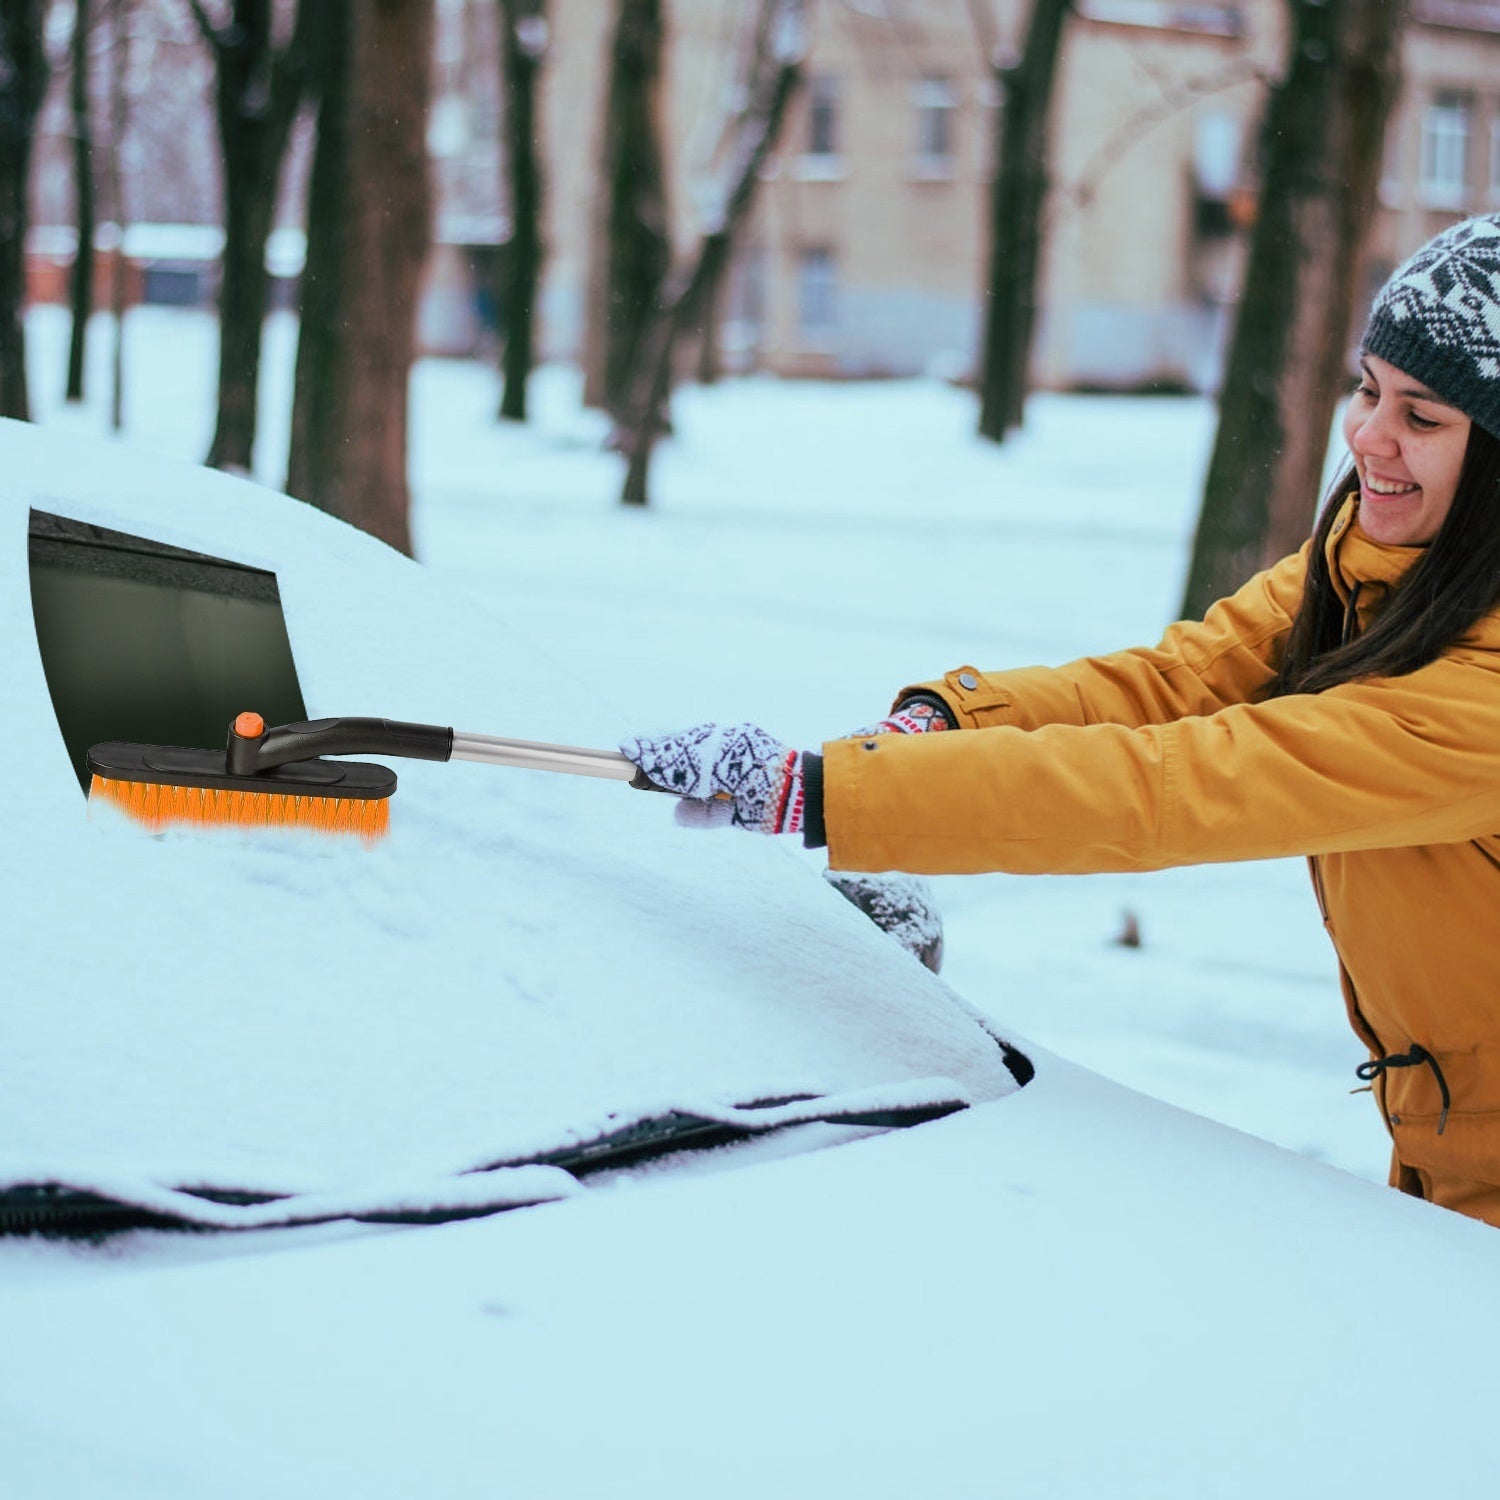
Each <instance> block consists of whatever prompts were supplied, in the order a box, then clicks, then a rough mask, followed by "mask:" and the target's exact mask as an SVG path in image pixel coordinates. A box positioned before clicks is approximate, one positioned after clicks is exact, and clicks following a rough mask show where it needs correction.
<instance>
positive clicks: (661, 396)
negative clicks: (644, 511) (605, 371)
mask: <svg viewBox="0 0 1500 1500" xmlns="http://www.w3.org/2000/svg"><path fill="white" fill-rule="evenodd" d="M765 4H766V8H767V15H768V16H771V17H773V18H774V19H776V20H777V21H779V22H780V23H781V24H780V27H779V28H778V30H779V32H780V34H779V37H778V43H777V46H776V47H774V48H773V49H771V51H770V52H769V54H768V57H767V63H766V66H765V68H764V69H763V70H762V76H761V77H760V78H759V79H758V80H756V82H755V86H754V87H753V88H752V89H751V91H750V94H749V99H750V102H749V104H748V105H747V107H746V110H745V114H744V116H743V117H742V118H741V120H740V122H739V129H738V133H737V137H736V140H735V143H734V148H733V151H732V154H731V157H730V175H729V178H728V191H727V193H726V194H725V197H724V202H723V206H722V209H721V211H720V213H719V214H718V216H717V218H716V220H715V221H713V222H712V223H711V224H710V226H709V228H708V230H707V232H706V233H705V234H704V236H703V238H702V240H701V241H700V243H699V246H698V252H697V255H696V257H695V259H694V261H693V263H692V264H691V265H690V266H689V267H687V268H685V269H684V270H683V271H681V272H680V273H678V274H677V275H676V276H675V277H674V278H673V281H672V284H671V285H670V286H669V288H668V293H667V296H666V298H665V304H666V308H665V311H664V312H663V313H661V314H660V315H659V316H658V317H657V319H656V320H655V326H654V327H653V328H652V329H651V330H650V333H649V337H648V339H647V340H646V342H645V344H644V346H643V347H644V350H645V354H646V357H645V359H644V361H643V363H642V366H641V368H640V369H639V370H638V371H637V374H636V379H635V385H634V390H633V393H632V396H631V401H630V411H631V416H630V421H629V424H628V426H627V427H626V428H625V429H623V430H622V432H621V434H620V436H621V440H622V441H621V447H622V448H623V450H624V452H625V454H626V456H627V459H628V465H627V468H626V473H625V488H624V491H623V493H622V494H621V496H620V499H621V502H622V503H623V504H625V505H645V504H647V503H648V501H649V499H650V492H649V477H650V467H651V453H652V450H653V448H654V447H655V445H656V438H657V434H658V432H659V430H660V424H659V421H658V415H659V413H660V412H661V411H662V409H663V407H664V406H665V404H666V399H667V393H668V392H669V390H670V389H671V384H672V360H673V353H674V351H675V349H676V347H677V341H678V339H679V338H680V337H681V336H682V335H683V333H684V332H686V331H687V330H688V329H690V328H691V327H693V326H694V323H695V320H697V319H698V318H699V317H700V316H701V315H702V310H703V307H704V303H705V299H706V297H707V294H708V292H709V290H710V288H712V287H713V286H714V285H715V284H716V283H717V282H718V281H719V279H720V277H721V276H722V274H723V272H724V268H725V266H726V265H727V264H728V260H729V252H730V248H731V246H732V245H733V243H734V232H735V230H736V229H737V228H738V226H739V225H740V224H741V223H742V222H743V220H744V219H745V216H746V215H747V214H748V213H749V212H750V207H751V205H752V203H753V202H754V200H755V189H756V186H757V184H758V183H759V181H760V172H761V168H762V167H763V166H764V164H765V161H766V158H767V157H768V156H769V155H770V154H771V151H772V150H773V149H774V148H775V145H776V141H777V139H778V137H779V136H780V134H781V126H782V122H783V121H784V120H785V118H786V112H787V106H788V104H790V103H791V99H792V95H793V94H794V93H795V92H796V89H797V85H798V83H799V82H800V81H801V78H802V58H803V51H804V49H803V43H802V36H801V28H800V25H798V14H799V12H800V5H799V3H798V0H765Z"/></svg>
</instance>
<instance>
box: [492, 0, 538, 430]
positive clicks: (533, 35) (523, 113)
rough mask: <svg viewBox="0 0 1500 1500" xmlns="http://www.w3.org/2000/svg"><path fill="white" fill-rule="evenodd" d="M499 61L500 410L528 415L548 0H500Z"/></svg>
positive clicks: (514, 416)
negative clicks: (504, 207) (539, 92)
mask: <svg viewBox="0 0 1500 1500" xmlns="http://www.w3.org/2000/svg"><path fill="white" fill-rule="evenodd" d="M500 17H501V23H502V24H501V40H500V65H501V70H502V74H503V77H504V80H505V143H506V151H505V161H506V175H507V184H508V187H509V196H510V225H511V232H510V242H509V244H508V245H507V247H506V253H505V257H504V271H503V282H504V285H503V288H502V290H501V295H500V319H501V325H502V328H503V329H504V333H505V344H504V348H503V351H502V353H501V356H500V363H501V373H502V374H503V376H504V379H505V384H504V389H503V390H502V392H501V396H500V416H501V418H502V419H505V420H508V421H513V422H524V421H525V420H526V384H527V382H528V381H529V380H530V379H531V367H532V363H533V360H534V357H535V348H534V340H535V323H536V295H537V285H538V283H539V282H540V280H541V274H542V258H543V255H544V253H545V251H544V247H543V245H542V195H543V182H542V162H541V151H540V149H539V146H538V136H537V109H536V87H537V78H538V75H539V74H540V73H541V70H542V65H543V63H544V62H545V61H546V58H547V44H548V31H547V6H546V0H500Z"/></svg>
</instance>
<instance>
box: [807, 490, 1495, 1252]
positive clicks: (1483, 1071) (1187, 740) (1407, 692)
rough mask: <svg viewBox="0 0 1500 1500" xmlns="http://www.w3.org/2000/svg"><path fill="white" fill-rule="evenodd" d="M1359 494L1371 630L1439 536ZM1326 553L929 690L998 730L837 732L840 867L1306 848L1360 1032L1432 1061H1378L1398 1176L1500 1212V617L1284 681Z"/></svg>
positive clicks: (1021, 868) (1070, 863)
mask: <svg viewBox="0 0 1500 1500" xmlns="http://www.w3.org/2000/svg"><path fill="white" fill-rule="evenodd" d="M1356 511H1357V507H1356V502H1355V500H1354V497H1351V498H1350V500H1349V501H1348V502H1347V503H1346V505H1345V507H1344V510H1343V512H1342V513H1341V515H1340V517H1339V520H1338V522H1337V524H1336V526H1335V527H1334V530H1333V531H1332V533H1331V534H1330V537H1329V540H1328V544H1327V546H1328V553H1329V560H1330V563H1331V565H1332V573H1333V577H1334V580H1335V583H1336V586H1337V587H1338V589H1339V591H1340V593H1341V594H1342V595H1343V597H1344V599H1345V603H1346V604H1347V602H1348V600H1349V598H1350V597H1351V595H1352V594H1353V592H1354V585H1355V584H1356V583H1358V584H1360V585H1361V587H1360V588H1359V590H1358V594H1357V611H1356V612H1357V615H1358V622H1359V625H1360V627H1361V628H1364V627H1367V626H1368V624H1369V622H1370V620H1371V619H1372V618H1373V617H1374V616H1375V614H1376V613H1377V612H1378V611H1379V610H1380V609H1381V607H1382V606H1383V604H1384V602H1385V600H1386V598H1388V597H1389V592H1390V589H1391V586H1392V585H1393V584H1395V583H1396V582H1397V581H1398V580H1399V579H1400V577H1401V576H1402V574H1403V573H1404V572H1405V571H1406V569H1407V568H1408V567H1409V566H1410V565H1411V563H1412V561H1413V560H1414V559H1415V558H1416V557H1417V556H1418V555H1419V550H1418V549H1416V548H1409V547H1391V546H1385V545H1383V544H1380V543H1377V542H1374V541H1372V540H1371V539H1370V538H1368V537H1367V536H1365V534H1364V533H1363V532H1362V531H1361V530H1360V529H1359V527H1358V526H1357V524H1355V518H1356ZM1306 559H1307V548H1305V547H1304V549H1303V550H1302V552H1301V553H1299V554H1298V555H1296V556H1294V557H1289V558H1286V559H1285V560H1284V561H1282V562H1280V563H1278V564H1277V565H1276V566H1275V567H1273V568H1271V569H1269V570H1268V571H1266V572H1264V573H1261V574H1259V575H1258V576H1256V577H1255V578H1253V579H1251V580H1250V582H1249V583H1247V584H1246V585H1245V586H1244V587H1243V588H1242V589H1240V590H1239V592H1238V593H1236V594H1234V595H1233V596H1231V597H1230V598H1228V599H1224V600H1221V601H1220V602H1219V603H1217V604H1215V605H1214V606H1213V608H1212V609H1211V610H1209V612H1208V614H1207V616H1206V617H1205V618H1204V619H1203V620H1202V621H1193V622H1185V623H1182V624H1178V625H1174V626H1172V627H1171V629H1169V630H1168V631H1167V634H1166V636H1165V637H1164V638H1163V640H1162V642H1161V644H1160V645H1158V646H1157V647H1155V648H1154V649H1151V650H1135V651H1124V652H1119V653H1117V654H1114V655H1110V656H1103V657H1093V658H1088V659H1085V660H1082V661H1076V662H1073V663H1071V664H1069V665H1067V666H1063V667H1058V668H1036V667H1033V668H1025V669H1023V670H1020V671H1009V672H1001V673H985V672H979V671H976V670H975V669H974V668H972V667H963V668H959V669H957V670H955V671H953V672H950V673H949V674H948V675H947V677H946V678H944V679H943V680H942V681H941V682H933V683H924V684H921V685H920V688H921V690H923V691H927V692H933V693H937V694H938V695H940V696H941V697H942V698H943V699H944V701H945V702H947V704H948V705H949V707H950V708H951V709H952V711H953V713H954V714H955V716H956V717H957V719H958V721H959V723H960V725H961V726H962V727H963V728H964V729H972V730H980V731H982V733H977V734H933V735H911V736H904V735H881V736H878V737H874V738H870V739H853V740H837V741H834V742H832V743H830V744H827V745H825V746H824V747H823V754H824V768H823V778H824V785H823V794H824V817H825V822H826V825H827V833H828V845H829V860H830V863H831V864H832V865H833V867H834V868H836V869H846V870H890V869H900V870H907V871H910V872H913V873H919V874H939V873H959V872H968V871H978V870H1004V871H1010V872H1014V873H1020V874H1027V873H1052V874H1058V873H1086V872H1095V871H1117V870H1153V869H1161V868H1164V867H1167V866H1171V865H1187V864H1203V863H1208V862H1211V861H1217V860H1237V859H1267V858H1272V857H1276V856H1284V855H1293V854H1295V855H1307V856H1309V857H1310V860H1311V865H1312V872H1313V883H1314V887H1315V890H1316V893H1317V897H1318V901H1319V904H1320V906H1321V908H1322V912H1323V918H1324V924H1325V926H1326V927H1327V929H1328V933H1329V936H1330V937H1331V938H1332V939H1333V944H1334V947H1335V948H1336V949H1337V951H1338V956H1339V961H1340V965H1341V972H1342V983H1343V989H1344V996H1345V1001H1346V1003H1347V1007H1348V1011H1349V1018H1350V1021H1351V1023H1352V1024H1353V1026H1354V1029H1355V1031H1356V1032H1357V1033H1358V1035H1359V1037H1360V1038H1361V1040H1362V1041H1363V1042H1364V1043H1365V1044H1366V1046H1368V1047H1369V1048H1370V1052H1371V1056H1372V1058H1383V1057H1391V1056H1394V1055H1398V1054H1400V1055H1403V1056H1404V1055H1409V1054H1410V1053H1411V1051H1412V1048H1413V1045H1414V1044H1416V1046H1417V1047H1418V1048H1419V1049H1425V1051H1426V1053H1427V1054H1430V1056H1431V1059H1432V1061H1431V1063H1426V1062H1425V1061H1424V1062H1423V1063H1419V1064H1414V1065H1408V1066H1401V1067H1394V1066H1393V1067H1388V1068H1387V1069H1385V1070H1384V1071H1383V1072H1381V1073H1380V1074H1379V1075H1378V1076H1377V1077H1376V1079H1375V1086H1374V1093H1375V1097H1376V1099H1377V1101H1378V1103H1379V1104H1380V1107H1381V1111H1382V1113H1383V1114H1384V1116H1385V1118H1386V1121H1387V1124H1388V1125H1389V1128H1390V1130H1391V1134H1392V1138H1393V1142H1394V1154H1393V1159H1392V1167H1391V1181H1392V1184H1393V1185H1395V1186H1399V1187H1401V1188H1402V1189H1404V1190H1405V1191H1407V1192H1412V1193H1416V1194H1419V1195H1420V1196H1423V1197H1426V1198H1429V1199H1431V1200H1433V1201H1434V1202H1437V1203H1440V1204H1443V1205H1445V1206H1447V1207H1449V1208H1453V1209H1457V1210H1458V1211H1460V1212H1463V1213H1467V1214H1471V1215H1473V1216H1475V1217H1477V1218H1481V1219H1485V1220H1487V1221H1489V1222H1490V1223H1493V1224H1497V1225H1500V612H1497V613H1496V614H1493V615H1490V616H1488V617H1486V618H1485V619H1484V620H1482V621H1481V622H1480V623H1479V624H1478V625H1477V626H1476V627H1475V628H1474V629H1473V630H1471V631H1470V632H1469V633H1468V634H1466V635H1465V636H1464V637H1463V638H1462V639H1460V640H1459V641H1458V642H1456V643H1455V644H1454V645H1453V646H1451V647H1450V648H1449V649H1448V650H1447V651H1445V652H1444V653H1443V655H1442V656H1441V657H1440V658H1439V659H1438V660H1436V661H1434V662H1432V663H1431V664H1430V665H1428V666H1426V667H1423V668H1421V669H1420V670H1419V671H1416V672H1412V673H1410V674H1408V675H1406V676H1404V677H1393V678H1381V679H1370V680H1366V681H1363V682H1355V683H1346V684H1342V685H1340V686H1338V687H1335V688H1331V689H1329V690H1327V691H1325V692H1322V693H1317V694H1298V695H1292V696H1288V697H1283V698H1267V697H1265V693H1266V691H1267V688H1268V686H1269V684H1270V683H1271V681H1272V679H1273V678H1274V676H1275V674H1276V671H1277V668H1278V666H1279V663H1280V657H1281V651H1282V647H1283V643H1284V641H1285V639H1286V635H1287V632H1288V630H1289V629H1290V627H1291V620H1292V616H1293V614H1294V613H1295V611H1296V608H1297V604H1298V602H1299V600H1300V598H1301V594H1302V586H1303V578H1304V574H1305V570H1306ZM906 691H908V692H910V691H913V690H912V689H908V690H906ZM898 701H899V700H898ZM1444 1089H1446V1091H1447V1092H1448V1094H1449V1096H1450V1098H1451V1107H1450V1108H1448V1109H1447V1111H1446V1114H1445V1111H1444V1104H1443V1097H1442V1095H1443V1090H1444ZM1440 1126H1441V1129H1440V1128H1439V1127H1440Z"/></svg>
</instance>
